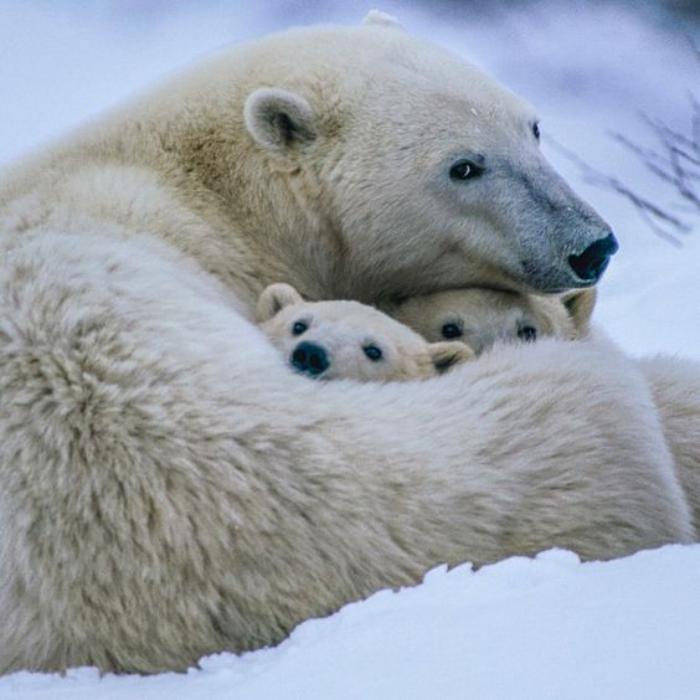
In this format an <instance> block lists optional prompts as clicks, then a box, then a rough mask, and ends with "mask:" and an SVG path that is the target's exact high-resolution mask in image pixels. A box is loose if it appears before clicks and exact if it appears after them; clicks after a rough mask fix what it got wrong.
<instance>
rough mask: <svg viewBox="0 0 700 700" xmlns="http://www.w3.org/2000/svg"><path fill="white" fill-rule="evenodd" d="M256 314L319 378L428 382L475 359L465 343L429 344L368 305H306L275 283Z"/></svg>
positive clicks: (292, 359)
mask: <svg viewBox="0 0 700 700" xmlns="http://www.w3.org/2000/svg"><path fill="white" fill-rule="evenodd" d="M257 316H258V321H259V322H260V324H261V328H262V330H263V331H264V332H265V333H266V334H267V335H268V337H269V338H270V340H271V341H272V343H273V345H274V346H275V347H277V348H278V349H279V350H280V351H281V352H282V355H283V356H284V357H285V358H287V359H288V361H289V364H290V365H291V366H292V367H293V368H294V369H295V370H296V371H298V372H300V373H302V374H305V375H307V376H309V377H314V378H317V379H355V380H358V381H365V382H367V381H383V382H389V381H402V380H408V379H425V378H428V377H432V376H435V375H436V374H441V373H442V372H445V371H446V370H447V369H449V368H450V367H452V366H454V365H456V364H460V363H462V362H466V361H468V360H471V359H472V358H473V357H474V352H473V351H472V349H471V348H470V347H469V346H468V345H466V344H465V343H463V342H460V341H455V340H450V341H438V342H428V341H426V340H425V339H424V338H422V337H421V336H420V335H419V334H418V333H416V332H415V331H413V330H411V329H410V328H409V327H408V326H406V325H404V324H402V323H399V322H398V321H396V320H394V319H393V318H391V317H390V316H387V315H386V314H384V313H382V312H381V311H379V310H377V309H375V308H373V307H371V306H366V305H365V304H360V303H358V302H355V301H320V302H307V301H304V299H303V298H302V297H301V295H300V294H299V292H297V290H296V289H294V287H292V286H290V285H288V284H282V283H280V284H272V285H270V286H269V287H267V288H266V289H265V290H264V291H263V293H262V294H261V296H260V299H259V301H258V307H257Z"/></svg>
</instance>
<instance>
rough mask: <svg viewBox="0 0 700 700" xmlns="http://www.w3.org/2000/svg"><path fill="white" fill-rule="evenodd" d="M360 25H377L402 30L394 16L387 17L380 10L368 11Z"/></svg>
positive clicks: (387, 15)
mask: <svg viewBox="0 0 700 700" xmlns="http://www.w3.org/2000/svg"><path fill="white" fill-rule="evenodd" d="M362 24H370V25H371V24H375V25H376V24H378V25H381V26H383V27H394V28H395V29H403V27H402V26H401V23H400V22H399V20H398V19H396V17H394V15H389V14H387V13H386V12H382V11H381V10H370V11H369V12H368V13H367V15H366V16H365V18H364V19H363V20H362Z"/></svg>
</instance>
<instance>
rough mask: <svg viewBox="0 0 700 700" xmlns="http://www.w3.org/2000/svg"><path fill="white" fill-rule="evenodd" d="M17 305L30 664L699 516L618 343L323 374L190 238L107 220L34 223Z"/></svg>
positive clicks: (183, 652) (15, 509)
mask: <svg viewBox="0 0 700 700" xmlns="http://www.w3.org/2000/svg"><path fill="white" fill-rule="evenodd" d="M0 308H2V310H3V311H2V325H1V326H0V330H1V335H0V338H1V341H2V342H1V345H0V362H1V366H2V373H1V374H0V395H2V397H3V403H2V405H3V412H2V420H0V431H1V432H0V480H1V483H2V486H3V488H2V491H1V492H0V525H1V528H2V532H3V537H2V539H1V540H0V562H2V569H1V570H0V575H1V576H2V585H1V586H0V611H2V619H3V625H2V626H1V627H0V666H1V667H2V668H3V670H5V671H7V670H13V669H18V668H39V669H60V668H65V667H66V666H70V665H82V664H96V665H97V666H99V667H100V668H102V669H116V670H130V671H156V670H161V669H166V668H184V667H185V666H187V665H188V664H192V663H194V662H195V661H196V660H197V658H198V657H199V656H201V655H202V654H205V653H208V652H213V651H215V650H221V649H231V650H236V651H241V650H244V649H252V648H256V647H259V646H262V645H265V644H272V643H275V642H277V641H279V640H280V639H282V638H283V637H284V636H285V635H286V634H287V633H288V632H289V631H290V629H291V628H292V627H293V626H294V625H295V624H297V623H298V622H300V621H301V620H304V619H307V618H309V617H313V616H318V615H323V614H326V613H328V612H330V611H332V610H334V609H336V608H338V607H339V606H340V605H342V604H343V603H345V602H347V601H350V600H356V599H358V598H361V597H363V596H366V595H368V594H369V593H371V592H372V591H375V590H378V589H380V588H383V587H386V586H399V585H405V584H410V583H415V582H416V581H418V580H419V579H420V577H421V576H422V574H423V573H424V572H425V571H426V569H428V568H430V567H431V566H433V565H434V564H435V563H437V562H448V563H450V564H456V563H458V562H462V561H466V560H470V561H474V562H475V563H477V564H483V563H485V562H490V561H494V560H496V559H499V558H502V557H504V556H508V555H510V554H516V553H519V554H532V553H534V552H537V551H538V550H541V549H542V548H545V547H551V546H559V547H566V548H570V549H573V550H575V551H577V552H579V553H580V554H581V555H582V556H583V557H586V558H609V557H615V556H620V555H623V554H626V553H629V552H631V551H634V550H636V549H639V548H642V547H654V546H658V545H661V544H663V543H666V542H684V541H689V540H690V539H691V537H692V531H691V528H690V524H689V516H688V513H687V507H686V504H685V501H684V498H683V495H682V493H681V492H680V489H679V487H678V484H677V482H676V481H675V478H674V475H673V472H672V469H671V459H670V456H669V454H668V452H667V450H666V447H665V445H664V442H663V439H661V436H660V427H659V424H658V420H657V417H656V412H655V410H654V406H653V404H652V401H651V397H650V396H649V394H648V391H647V389H646V384H645V382H644V381H643V378H642V377H641V376H640V375H639V374H638V373H637V372H636V371H635V369H634V367H633V366H631V364H630V363H629V362H628V361H627V360H626V359H625V358H624V357H621V356H620V354H619V353H618V352H617V351H616V350H615V348H614V347H612V346H609V345H607V344H605V343H601V344H596V343H578V344H576V345H574V346H572V345H571V344H570V343H559V342H556V341H545V342H542V343H539V344H535V345H533V346H531V347H527V348H524V349H522V348H514V347H513V348H504V349H502V350H501V351H499V352H493V353H491V354H489V355H488V356H487V357H485V358H483V359H482V360H481V361H479V362H475V363H467V364H466V365H464V366H463V367H460V368H457V369H455V370H454V371H453V372H450V373H449V374H447V375H445V376H444V377H441V378H437V379H432V380H426V381H424V382H416V383H410V384H402V383H396V384H385V385H379V384H354V383H346V382H342V381H341V382H327V383H318V382H312V381H309V380H307V379H305V378H303V377H297V376H295V375H294V374H293V373H292V372H290V371H289V369H288V367H287V366H286V364H285V362H284V361H283V360H282V359H281V358H280V357H279V355H278V353H277V352H276V351H275V350H274V349H273V348H272V347H271V346H270V345H269V343H268V342H267V340H266V339H265V338H264V336H263V335H262V334H261V333H260V332H259V331H258V330H257V329H256V328H255V327H254V326H253V325H251V324H250V323H249V322H248V321H246V320H245V319H243V318H242V317H241V315H240V314H239V313H237V312H236V311H235V309H232V308H231V307H230V305H229V304H228V303H227V301H226V292H225V291H224V290H222V289H221V288H220V287H219V285H218V284H217V283H216V282H214V281H212V280H211V279H209V278H207V277H206V276H205V275H202V274H200V273H198V272H197V271H196V270H193V269H192V267H191V265H190V263H189V262H188V261H187V260H178V259H176V256H173V255H172V254H171V253H170V251H169V250H168V249H166V248H165V247H164V246H163V245H162V244H159V243H157V242H153V243H151V242H149V241H148V240H146V239H145V238H142V239H139V240H138V241H134V242H124V241H119V240H114V239H113V238H105V237H104V236H102V235H99V234H94V235H92V236H77V235H74V234H50V233H42V234H40V235H36V236H27V237H26V238H25V239H24V240H23V241H22V242H21V243H18V244H17V245H16V246H14V248H13V249H12V250H11V251H9V252H7V253H6V254H5V258H4V264H3V266H2V277H1V278H0Z"/></svg>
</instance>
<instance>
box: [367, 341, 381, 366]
mask: <svg viewBox="0 0 700 700" xmlns="http://www.w3.org/2000/svg"><path fill="white" fill-rule="evenodd" d="M362 350H363V351H364V353H365V355H367V357H369V359H370V360H372V362H379V360H381V359H382V351H381V349H380V348H378V347H377V346H376V345H365V347H363V348H362Z"/></svg>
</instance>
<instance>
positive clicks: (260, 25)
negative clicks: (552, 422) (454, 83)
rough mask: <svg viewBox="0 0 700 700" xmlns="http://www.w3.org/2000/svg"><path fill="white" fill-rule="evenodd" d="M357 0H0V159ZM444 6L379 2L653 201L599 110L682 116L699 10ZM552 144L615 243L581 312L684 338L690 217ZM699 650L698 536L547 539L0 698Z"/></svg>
mask: <svg viewBox="0 0 700 700" xmlns="http://www.w3.org/2000/svg"><path fill="white" fill-rule="evenodd" d="M374 4H375V3H374V2H364V1H363V2H352V3H350V2H337V3H324V2H323V1H322V0H317V1H316V2H307V3H299V2H286V3H285V2H281V1H277V2H268V3H225V2H221V1H217V0H205V1H204V2H198V3H166V2H165V1H164V0H143V1H141V2H137V1H136V0H129V1H126V0H121V1H120V2H117V0H96V1H95V2H92V3H90V4H89V9H86V4H85V3H78V2H70V1H67V0H61V1H55V2H51V3H49V2H46V1H45V0H33V2H26V0H3V2H2V3H0V59H2V60H0V96H2V103H3V118H2V120H0V163H1V162H3V161H5V162H6V161H8V160H10V159H12V158H13V157H15V156H18V155H20V154H21V153H23V152H25V151H27V150H28V149H30V148H35V147H38V146H40V144H41V143H43V142H44V141H46V140H47V139H49V138H51V137H53V136H55V135H57V134H59V133H61V132H63V131H65V130H66V129H67V128H68V127H70V126H72V125H74V124H77V123H79V122H80V121H82V120H84V119H85V118H87V117H88V116H90V115H92V114H94V113H96V112H98V111H100V110H102V109H104V108H106V107H108V106H110V105H112V104H114V103H116V102H118V101H119V100H121V99H123V97H125V96H127V95H128V94H130V93H131V92H133V91H134V90H138V89H142V88H144V87H146V86H147V85H148V83H150V82H151V81H152V80H154V79H156V78H158V77H160V76H162V75H164V74H166V73H169V72H172V71H173V70H175V69H177V68H178V67H180V66H183V65H186V64H188V63H190V62H191V61H192V60H194V59H195V58H197V57H199V56H202V55H204V54H206V53H208V52H210V51H212V50H214V49H216V48H217V47H218V46H221V45H225V44H228V43H231V42H236V41H241V40H244V39H247V38H250V37H253V36H257V35H260V34H263V33H265V32H268V31H271V30H274V29H279V28H283V27H285V26H288V25H290V24H292V23H294V22H312V21H334V20H340V21H345V22H354V21H357V20H358V18H359V17H361V16H362V15H363V14H364V13H366V11H367V10H368V9H370V8H371V7H372V5H374ZM639 5H642V3H639ZM454 6H455V5H450V4H449V3H447V4H444V5H443V4H440V5H439V6H438V5H436V6H435V7H434V8H432V9H431V10H430V11H428V10H426V9H425V8H426V7H428V5H426V6H424V8H423V9H421V6H420V5H419V4H416V3H404V4H403V5H401V6H399V3H398V2H393V1H391V0H390V1H388V2H383V3H381V9H383V10H385V11H387V12H389V13H391V14H395V15H397V16H398V17H399V20H400V21H401V22H403V23H404V25H406V26H407V27H408V28H409V30H411V31H414V32H416V33H418V34H422V35H423V36H426V37H428V38H432V39H433V40H438V41H440V42H442V43H443V44H445V45H447V46H449V47H450V48H452V49H453V50H455V51H457V52H459V53H461V54H463V55H465V56H468V57H470V58H473V59H477V60H478V62H479V63H480V64H481V65H483V66H484V67H485V68H487V69H488V70H489V71H490V72H491V73H492V74H494V75H495V76H497V77H498V78H500V79H502V80H503V81H504V82H505V83H507V84H508V85H510V86H511V87H512V88H513V89H514V90H516V91H517V92H519V93H520V94H522V95H524V96H526V97H527V98H528V99H529V100H530V101H532V102H533V103H534V104H536V105H537V106H538V107H539V108H540V110H541V116H542V129H543V132H544V134H545V136H546V135H550V136H551V137H553V138H554V139H555V140H556V141H558V142H561V143H564V144H565V145H566V146H567V147H569V148H571V149H573V150H575V151H576V152H578V153H579V154H581V155H582V156H584V157H585V158H586V159H587V160H589V162H591V163H592V164H593V165H594V166H596V167H598V168H600V169H602V170H605V171H606V172H610V173H614V174H616V175H618V176H619V177H621V178H622V179H623V180H625V181H626V182H628V183H629V184H630V185H632V186H633V187H634V188H636V189H638V190H640V191H642V192H646V193H647V194H651V195H652V196H653V197H654V198H655V199H656V201H659V202H661V203H664V204H665V203H667V202H669V201H670V199H671V193H670V192H669V191H668V190H665V189H664V188H663V187H660V186H659V184H658V183H657V182H655V181H654V180H653V179H652V178H650V177H649V176H648V174H645V173H644V172H643V171H642V170H641V166H639V165H638V163H637V162H636V161H635V159H634V158H633V157H631V156H630V155H629V154H628V153H626V152H625V151H624V149H622V148H620V147H619V146H616V145H615V144H613V143H612V142H611V140H610V138H609V135H608V133H607V132H608V131H609V130H610V129H616V130H619V131H624V133H625V134H627V135H629V136H632V137H636V138H640V139H645V138H648V134H647V133H646V132H645V131H644V128H643V126H642V124H641V122H640V121H639V119H638V118H637V114H638V112H640V111H647V112H650V113H652V114H654V115H655V116H658V117H660V118H663V119H665V120H667V121H669V122H670V123H672V124H677V125H680V124H682V122H683V118H684V116H685V115H686V114H687V113H688V111H687V95H686V91H687V90H688V89H689V88H691V87H693V86H694V84H696V82H697V75H698V66H697V64H696V63H694V60H693V57H692V55H691V53H690V51H689V50H688V42H687V41H686V37H688V36H695V37H698V36H700V28H698V27H697V26H693V25H690V24H687V25H683V26H679V25H678V21H677V20H676V24H675V25H674V23H673V22H671V21H668V20H667V19H665V18H664V17H663V16H661V15H658V16H643V15H640V14H633V13H631V12H630V11H628V10H625V9H624V7H625V6H624V5H621V4H616V3H615V4H613V3H608V4H605V3H600V4H597V3H596V4H593V3H561V4H559V3H543V2H540V3H536V4H534V5H527V6H523V7H520V8H517V7H516V8H515V9H510V10H509V11H508V12H507V13H502V12H497V11H494V12H493V14H492V15H481V16H480V15H476V14H474V16H471V15H470V14H464V15H460V16H457V15H454V14H450V11H448V10H446V9H445V8H449V7H454ZM468 7H469V8H474V7H475V6H474V5H472V4H469V5H468ZM471 11H472V10H470V12H471ZM544 148H545V149H547V143H546V141H545V143H544ZM548 155H549V156H550V157H551V159H552V160H553V161H554V162H555V163H556V165H557V166H558V167H559V168H560V170H561V171H562V172H563V173H564V174H565V175H566V177H567V178H568V179H569V181H570V182H571V183H572V184H573V185H574V186H575V188H576V189H577V190H578V191H579V192H580V193H581V194H582V195H583V196H584V197H585V198H586V199H588V200H589V201H590V202H591V203H593V204H594V206H595V207H596V208H597V209H598V210H599V211H600V212H601V213H602V214H603V215H604V216H605V217H606V218H607V219H608V220H609V221H610V222H611V223H612V224H613V226H614V228H615V231H616V234H617V235H618V237H619V238H620V240H621V243H622V248H621V252H620V253H619V254H618V255H617V256H616V258H615V260H614V261H613V264H612V265H611V267H610V270H609V272H608V273H607V274H606V278H605V280H604V282H603V283H602V285H601V295H600V302H599V306H598V309H597V310H596V320H597V322H598V323H599V324H600V325H601V326H602V327H603V328H604V329H605V330H606V331H607V332H608V333H609V334H610V335H611V336H612V337H613V338H615V339H616V340H617V342H619V343H620V344H621V345H622V347H624V348H625V349H626V350H627V351H628V352H629V353H630V354H634V355H644V354H649V353H655V352H670V353H679V354H682V355H685V356H690V357H695V358H698V359H700V323H699V321H700V313H699V312H698V298H699V296H700V275H698V272H697V267H698V262H700V230H698V227H696V229H695V231H694V232H693V233H692V234H690V235H689V236H688V237H687V238H686V239H684V242H683V245H682V247H680V248H676V247H673V246H671V245H669V244H668V243H667V242H665V241H663V240H661V239H660V238H658V237H656V236H654V235H653V234H652V233H651V232H650V231H649V230H648V229H647V228H646V227H645V225H644V223H643V222H642V221H641V220H640V219H639V217H638V216H637V214H636V213H635V211H634V210H633V209H631V208H630V207H629V206H628V205H627V204H626V203H625V202H623V201H622V200H620V199H618V198H617V197H615V196H614V195H611V194H609V193H607V192H603V191H601V190H598V189H595V188H593V187H591V186H589V185H586V184H585V183H584V182H582V181H581V178H580V173H579V172H578V171H577V169H576V167H575V166H573V165H572V164H571V163H569V162H567V161H566V160H565V159H563V158H562V157H561V156H560V155H558V154H557V153H556V152H555V151H553V150H552V149H549V150H548ZM696 221H697V219H696ZM698 650H700V545H694V546H684V547H683V546H669V547H665V548H662V549H660V550H656V551H650V552H640V553H638V554H636V555H634V556H631V557H628V558H626V559H620V560H617V561H611V562H605V563H597V562H591V563H585V564H582V563H580V562H579V561H578V559H577V558H576V556H575V555H573V554H571V553H567V552H561V551H551V552H545V553H543V554H541V555H539V556H538V557H536V558H534V559H526V558H514V559H509V560H506V561H503V562H500V563H498V564H495V565H493V566H488V567H484V568H482V569H480V570H479V571H477V572H473V571H472V570H471V569H470V567H469V566H468V565H463V566H461V567H457V568H455V569H453V570H451V571H449V572H448V571H446V569H445V568H444V567H437V568H436V569H435V570H433V571H432V572H430V573H429V574H428V575H427V576H426V580H425V581H424V583H423V584H421V585H419V586H416V587H414V588H410V589H404V590H401V591H398V592H392V591H382V592H379V593H377V594H376V595H374V596H372V597H371V598H369V599H368V600H366V601H363V602H359V603H355V604H352V605H348V606H346V607H345V608H343V609H342V610H341V611H339V612H338V613H336V614H335V615H332V616H330V617H328V618H326V619H322V620H310V621H308V622H306V623H304V624H302V625H300V626H299V627H298V628H297V629H296V630H295V631H294V633H293V634H292V636H291V637H290V638H289V639H288V640H287V641H286V642H284V643H282V644H281V645H279V646H278V647H276V648H274V649H265V650H260V651H257V652H254V653H250V654H246V655H244V656H242V657H236V656H233V655H231V654H219V655H215V656H211V657H208V658H205V659H203V660H202V661H201V663H200V668H198V669H196V670H195V669H192V670H190V671H189V672H188V673H187V674H161V675H158V676H153V677H139V676H118V677H117V676H105V677H100V676H99V675H98V674H97V672H96V671H95V670H94V669H75V670H71V671H69V672H68V673H67V674H66V676H65V677H59V676H55V675H47V674H36V673H26V672H23V673H17V674H13V675H11V676H7V677H4V678H0V698H17V699H20V698H21V699H26V700H29V699H34V698H36V699H39V698H42V699H49V698H50V699H51V700H53V699H56V700H61V699H62V698H76V699H80V698H91V699H93V698H97V699H98V700H100V699H110V700H112V699H114V700H119V699H121V698H139V699H141V698H143V699H149V698H153V699H160V698H167V699H168V700H169V699H170V698H178V700H180V699H182V700H196V699H199V698H207V699H210V698H245V699H246V700H254V699H255V698H304V700H307V699H309V700H311V699H313V698H324V699H327V698H334V699H335V698H338V699H342V698H363V699H373V698H402V699H403V698H407V699H408V698H439V697H445V698H466V697H470V698H479V699H486V700H491V699H492V698H493V699H495V698H517V699H518V700H520V699H528V698H538V699H540V698H557V699H558V700H559V699H562V700H567V699H569V698H571V699H573V698H585V699H587V700H588V699H590V698H600V699H606V698H611V699H612V698H615V699H616V700H617V699H620V698H635V700H639V699H644V698H655V699H656V698H668V699H669V700H680V699H682V698H689V699H690V698H693V699H695V698H698V697H700V663H698V661H699V660H700V657H699V656H698V653H699V651H698Z"/></svg>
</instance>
